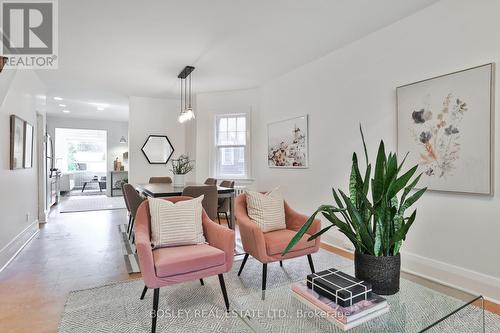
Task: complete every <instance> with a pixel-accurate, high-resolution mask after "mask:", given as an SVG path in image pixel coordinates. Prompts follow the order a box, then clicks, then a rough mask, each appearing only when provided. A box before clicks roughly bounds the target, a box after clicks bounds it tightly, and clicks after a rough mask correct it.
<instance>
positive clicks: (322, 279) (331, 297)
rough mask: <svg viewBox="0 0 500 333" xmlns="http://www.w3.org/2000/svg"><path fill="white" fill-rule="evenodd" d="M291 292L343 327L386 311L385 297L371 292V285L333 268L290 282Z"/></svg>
mask: <svg viewBox="0 0 500 333" xmlns="http://www.w3.org/2000/svg"><path fill="white" fill-rule="evenodd" d="M292 291H293V295H294V296H295V297H296V298H297V299H298V300H300V301H301V302H303V303H304V304H306V305H307V306H309V307H310V308H312V309H313V310H319V311H321V312H320V313H321V316H322V317H324V318H326V319H328V320H330V321H331V322H333V323H334V324H335V325H337V326H338V327H340V328H342V329H343V330H348V329H351V328H353V327H356V326H358V325H360V324H362V323H365V322H367V321H369V320H371V319H373V318H376V317H378V316H380V315H382V314H384V313H386V312H388V311H389V305H388V304H387V301H386V300H385V298H383V297H380V296H379V295H377V294H375V293H372V291H371V285H370V284H369V283H366V282H365V281H361V280H359V279H356V278H355V277H352V276H350V275H348V274H345V273H343V272H340V271H339V270H336V269H333V268H332V269H328V270H325V271H321V272H319V273H315V274H310V275H308V276H307V281H306V282H297V283H294V284H292Z"/></svg>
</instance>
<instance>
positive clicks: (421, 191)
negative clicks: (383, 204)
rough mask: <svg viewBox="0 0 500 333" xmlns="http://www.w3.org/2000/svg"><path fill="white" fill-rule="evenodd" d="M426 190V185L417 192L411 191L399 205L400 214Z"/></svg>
mask: <svg viewBox="0 0 500 333" xmlns="http://www.w3.org/2000/svg"><path fill="white" fill-rule="evenodd" d="M425 191H427V187H424V188H423V189H420V190H418V191H417V192H415V193H413V195H411V196H410V197H408V199H406V200H405V202H404V203H403V205H402V206H401V208H400V209H399V210H400V214H403V213H404V212H405V210H407V209H408V208H410V207H411V206H412V205H413V204H414V203H415V202H416V201H417V200H418V199H420V197H421V196H422V195H423V194H424V193H425Z"/></svg>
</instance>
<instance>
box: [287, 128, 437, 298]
mask: <svg viewBox="0 0 500 333" xmlns="http://www.w3.org/2000/svg"><path fill="white" fill-rule="evenodd" d="M360 132H361V139H362V141H363V148H364V154H365V159H366V165H367V166H366V170H365V172H364V174H362V173H361V171H360V170H359V165H358V157H357V155H356V153H353V155H352V168H351V175H350V178H349V193H348V194H346V193H344V192H343V191H342V190H340V189H339V190H338V192H337V191H336V190H335V189H332V192H333V197H334V200H335V204H333V205H322V206H320V207H319V208H318V209H317V210H316V211H315V212H314V213H313V214H312V216H311V217H310V218H309V219H308V220H307V221H306V222H305V223H304V225H303V226H302V228H301V229H300V230H299V231H298V232H297V234H296V235H295V237H294V238H292V240H291V241H290V243H289V244H288V246H287V247H286V249H285V251H284V252H283V254H285V253H287V252H288V251H289V250H290V249H291V248H292V247H293V246H294V245H295V244H296V243H297V242H298V241H299V239H300V238H301V237H302V236H303V235H304V234H305V233H306V232H307V230H308V229H309V228H310V227H311V225H312V223H313V221H314V218H315V217H316V215H317V214H318V213H321V214H322V215H323V216H324V217H325V218H326V219H327V220H328V221H329V222H330V223H331V225H329V226H327V227H326V228H323V229H322V230H320V231H319V232H317V233H316V234H314V235H312V236H310V237H309V240H313V239H315V238H317V237H319V236H320V235H321V234H323V233H325V232H326V231H328V230H329V229H330V228H332V227H334V226H335V227H337V228H338V229H339V231H340V232H342V233H343V234H344V235H345V236H347V238H349V240H350V241H351V242H352V244H353V245H354V248H355V254H354V265H355V275H356V277H357V278H358V279H360V280H364V281H367V282H370V283H371V284H372V290H373V292H375V293H377V294H381V295H392V294H395V293H397V292H398V291H399V276H400V270H401V258H400V254H399V251H400V249H401V245H402V243H403V241H404V240H405V239H406V234H407V233H408V230H409V229H410V227H411V225H412V224H413V222H414V221H415V218H416V215H417V210H416V209H415V210H414V211H413V212H412V213H411V214H410V215H409V216H408V215H407V214H406V211H407V210H408V209H409V208H410V207H411V206H412V205H413V204H414V203H415V202H416V201H417V200H418V199H420V197H421V196H422V195H423V194H424V192H425V191H426V189H427V188H423V189H420V190H416V191H412V190H414V189H415V186H416V185H417V183H418V181H419V180H420V176H421V175H418V176H417V177H415V178H413V176H414V175H415V172H416V171H417V166H414V167H412V168H411V169H410V170H408V171H406V172H405V173H403V174H402V175H401V176H399V174H400V172H401V169H402V167H403V164H404V162H405V159H406V156H405V158H404V159H403V161H402V162H401V163H398V159H397V156H396V154H394V153H389V155H386V153H385V147H384V142H383V141H381V142H380V145H379V148H378V153H377V160H376V162H375V169H374V173H373V178H371V177H372V176H371V174H372V165H371V164H370V163H369V162H368V152H367V149H366V143H365V139H364V136H363V131H362V129H361V127H360ZM407 155H408V154H407ZM412 178H413V179H412ZM369 192H371V200H370V199H369V198H368V196H369Z"/></svg>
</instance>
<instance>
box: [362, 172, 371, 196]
mask: <svg viewBox="0 0 500 333" xmlns="http://www.w3.org/2000/svg"><path fill="white" fill-rule="evenodd" d="M371 173H372V165H371V164H368V166H367V167H366V172H365V178H364V179H363V194H364V196H365V197H366V196H367V195H368V190H369V189H370V177H371Z"/></svg>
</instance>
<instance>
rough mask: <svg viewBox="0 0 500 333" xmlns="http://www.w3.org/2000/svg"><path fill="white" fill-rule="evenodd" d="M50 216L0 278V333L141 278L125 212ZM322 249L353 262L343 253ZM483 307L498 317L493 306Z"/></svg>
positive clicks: (41, 322) (51, 324) (55, 319)
mask: <svg viewBox="0 0 500 333" xmlns="http://www.w3.org/2000/svg"><path fill="white" fill-rule="evenodd" d="M52 214H53V215H52V218H51V220H50V222H49V223H48V224H46V225H44V226H43V227H42V228H41V230H40V233H39V234H38V235H37V236H36V237H35V238H34V239H33V240H32V241H31V242H30V243H29V244H28V245H27V246H26V247H25V248H24V250H23V251H22V252H21V253H20V254H19V255H18V256H17V257H16V258H15V259H14V260H13V262H12V263H11V264H10V265H9V266H7V268H6V269H5V270H4V271H2V272H1V273H0V295H1V297H0V327H1V329H0V331H1V332H16V333H17V332H29V333H32V332H37V333H54V332H57V328H58V325H59V321H60V318H61V315H62V313H63V309H64V303H65V301H66V298H67V295H68V293H69V292H70V291H72V290H79V289H85V288H90V287H94V286H99V285H104V284H107V283H111V282H115V281H124V280H130V279H136V278H140V274H133V275H129V274H128V273H127V271H126V268H125V263H124V260H123V257H122V252H121V247H120V239H119V233H118V231H117V225H118V224H121V223H126V219H127V218H126V212H125V210H111V211H97V212H84V213H68V214H60V213H57V212H53V213H52ZM322 247H323V248H325V249H326V250H329V251H332V252H335V253H337V254H339V255H343V256H345V257H347V258H350V259H352V254H351V253H349V252H347V251H340V250H339V249H336V248H333V247H331V246H327V245H324V246H322ZM434 285H437V284H434ZM438 287H439V285H438ZM441 287H444V286H441ZM486 306H487V308H488V309H489V310H490V311H492V312H496V313H498V314H500V309H499V307H498V305H496V304H494V303H491V302H490V304H488V303H487V304H486Z"/></svg>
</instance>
